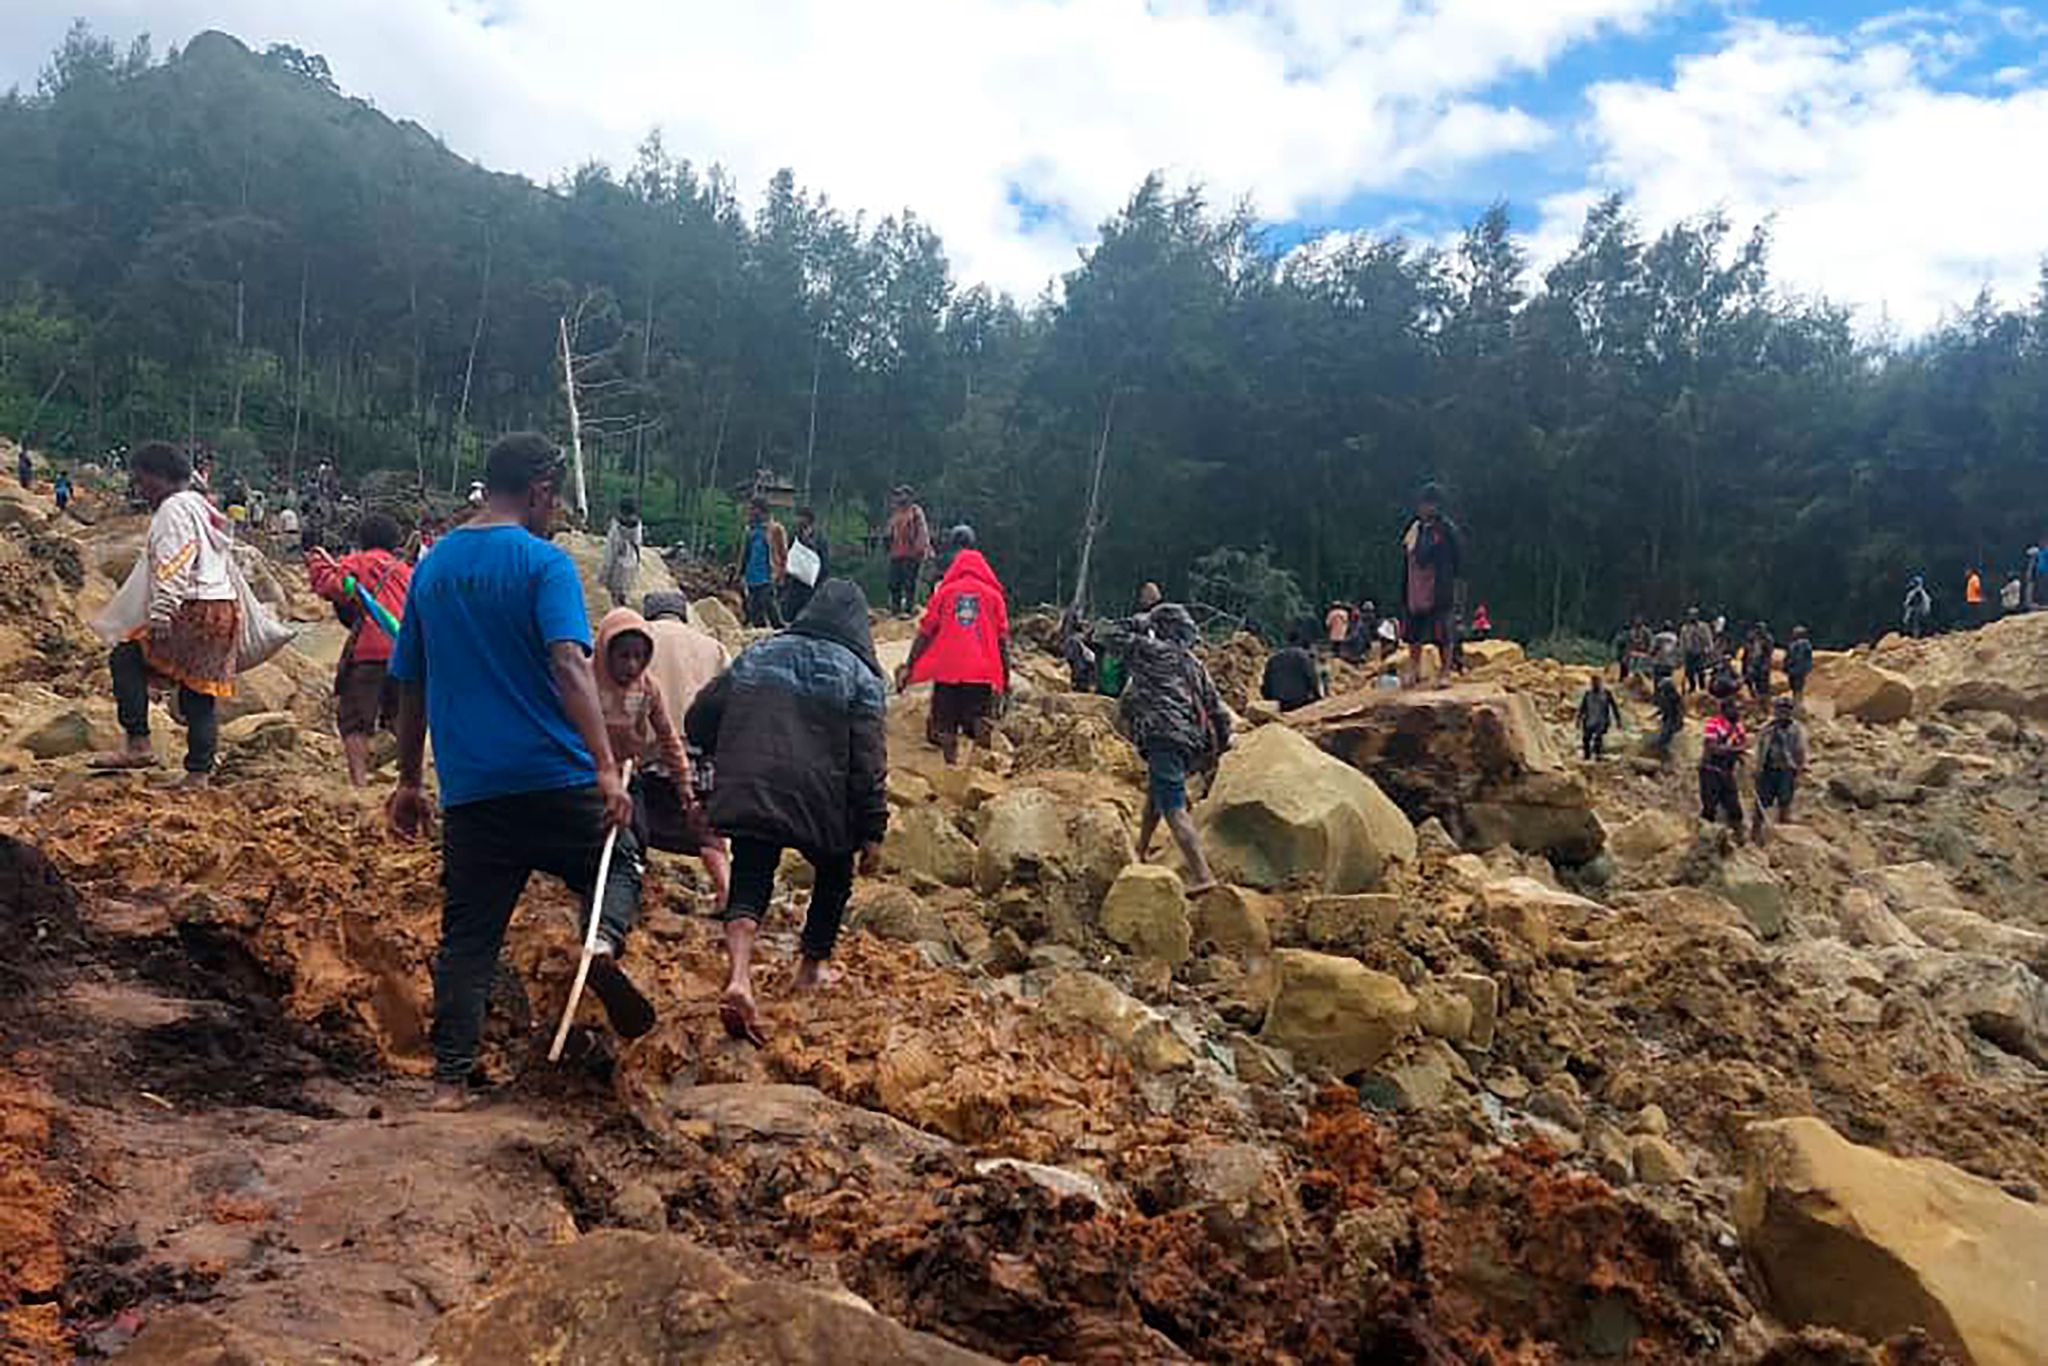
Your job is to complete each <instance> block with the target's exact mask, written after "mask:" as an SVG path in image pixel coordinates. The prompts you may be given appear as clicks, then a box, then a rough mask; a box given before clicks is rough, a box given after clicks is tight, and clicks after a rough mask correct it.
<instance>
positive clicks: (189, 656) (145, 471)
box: [92, 441, 240, 783]
mask: <svg viewBox="0 0 2048 1366" xmlns="http://www.w3.org/2000/svg"><path fill="white" fill-rule="evenodd" d="M129 469H130V471H131V473H132V474H133V475H134V479H135V488H136V491H137V492H138V493H140V494H141V495H142V497H143V498H144V499H145V500H146V501H147V502H148V503H149V506H150V509H151V511H150V515H149V540H148V542H147V544H146V546H145V548H144V551H143V554H144V556H145V557H146V560H147V569H146V571H145V572H146V573H147V575H148V579H147V584H146V587H147V606H146V609H145V614H144V620H143V621H142V622H141V623H140V624H138V625H136V626H134V627H133V629H132V630H131V631H130V633H129V636H128V639H126V640H123V641H122V642H121V643H120V644H118V645H116V646H115V647H114V652H113V654H112V656H111V657H110V659H109V661H108V663H109V667H110V668H111V670H112V672H113V675H114V707H115V711H116V713H117V715H118V716H119V718H120V722H121V731H122V733H123V734H124V735H125V736H126V737H127V743H126V744H125V745H124V746H123V748H122V749H120V750H119V751H118V752H116V753H113V754H102V755H98V756H96V757H95V758H94V759H93V760H92V763H93V766H94V767H96V768H150V767H153V766H154V765H155V764H156V751H155V750H154V749H153V748H152V747H151V746H150V743H149V686H150V684H151V682H152V681H154V682H158V683H169V684H171V685H173V686H175V687H176V688H177V690H178V692H177V702H178V711H179V714H180V715H182V716H183V717H184V719H185V775H186V781H187V782H191V783H203V782H205V781H206V778H207V775H208V774H210V773H212V772H213V759H214V752H215V749H216V748H217V746H218V744H219V740H220V720H219V717H218V715H217V714H216V711H215V704H216V703H217V702H218V701H219V700H220V699H221V698H223V697H233V696H234V695H235V652H236V643H237V636H238V633H239V628H240V613H239V609H238V608H237V606H236V599H235V583H234V575H233V572H232V570H231V568H230V562H229V559H228V556H229V554H230V553H231V552H230V550H229V542H228V535H227V528H226V524H225V522H224V521H223V520H222V518H221V515H220V514H219V513H218V512H216V511H215V510H214V507H213V505H212V504H211V503H209V502H207V501H206V498H205V497H204V496H203V495H202V494H199V493H196V492H194V491H193V489H192V466H191V464H190V462H189V461H187V460H186V458H185V454H184V452H183V451H180V450H179V449H178V448H177V447H176V446H173V445H171V444H170V443H169V442H166V441H152V442H149V443H148V444H147V445H145V446H143V447H142V448H141V449H140V450H138V451H136V452H135V457H134V459H133V460H132V461H131V462H130V465H129Z"/></svg>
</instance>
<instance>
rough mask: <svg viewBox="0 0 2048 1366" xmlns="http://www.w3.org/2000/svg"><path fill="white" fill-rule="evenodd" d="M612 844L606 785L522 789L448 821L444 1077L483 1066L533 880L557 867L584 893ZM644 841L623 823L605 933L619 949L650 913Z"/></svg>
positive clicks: (438, 1032)
mask: <svg viewBox="0 0 2048 1366" xmlns="http://www.w3.org/2000/svg"><path fill="white" fill-rule="evenodd" d="M603 852H604V799H603V798H602V797H600V796H599V795H598V792H597V788H596V787H595V786H591V787H566V788H561V789H559V790H557V791H554V792H521V793H517V794H515V795H513V796H509V797H492V798H489V799H487V800H485V801H480V802H467V803H465V804H463V805H461V806H452V807H450V808H448V810H447V811H446V812H445V813H444V814H443V817H442V821H441V890H442V898H443V899H442V906H441V950H440V952H439V953H438V954H436V955H435V958H434V1077H435V1079H436V1080H438V1081H446V1082H462V1081H466V1080H467V1079H468V1077H469V1074H470V1071H471V1069H473V1068H474V1067H475V1066H476V1050H477V1041H478V1039H480V1038H481V1037H482V1035H483V1029H484V1009H485V1007H486V1005H488V1004H489V1001H490V993H491V977H492V975H493V974H494V973H495V972H496V971H497V967H498V950H499V949H500V948H501V947H502V946H503V945H504V942H505V927H506V926H507V925H509V924H511V922H512V911H513V908H514V907H516V906H518V904H519V894H520V893H521V892H523V891H525V890H526V881H527V879H528V878H530V877H532V876H533V874H534V873H536V872H541V873H549V874H552V875H553V876H555V877H558V878H560V879H561V880H562V881H563V882H564V883H566V884H568V887H569V890H570V891H572V892H575V893H577V894H578V895H579V896H581V897H583V898H584V906H585V911H584V914H585V915H586V916H587V915H588V914H589V910H588V907H589V903H590V893H591V890H592V888H594V887H595V886H596V884H597V865H598V860H599V858H600V857H601V856H602V854H603ZM640 878H641V857H640V843H639V841H638V840H637V839H635V838H634V836H633V832H632V831H631V830H621V831H620V832H619V844H618V848H617V850H616V851H614V853H613V854H612V866H611V875H610V877H609V878H608V879H607V880H606V882H605V893H604V908H603V910H602V912H601V916H600V919H601V922H602V926H603V927H602V929H600V931H599V934H600V936H601V937H602V938H603V939H604V940H606V941H608V942H609V943H610V944H611V946H612V948H613V950H614V951H615V952H617V951H621V950H623V949H624V948H625V942H626V934H627V932H628V931H629V930H631V929H632V927H633V923H634V922H635V921H636V920H638V919H639V918H640Z"/></svg>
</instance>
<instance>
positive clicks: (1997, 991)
mask: <svg viewBox="0 0 2048 1366" xmlns="http://www.w3.org/2000/svg"><path fill="white" fill-rule="evenodd" d="M1876 957H1877V958H1878V959H1879V961H1880V962H1882V963H1884V964H1885V965H1886V967H1887V978H1886V980H1887V981H1888V982H1889V983H1890V984H1891V985H1892V986H1894V987H1907V988H1910V989H1912V990H1913V991H1915V992H1917V993H1919V994H1920V995H1922V996H1924V997H1926V998H1927V1000H1928V1001H1930V1002H1932V1003H1933V1005H1934V1007H1935V1009H1937V1010H1939V1011H1940V1012H1942V1013H1943V1014H1944V1015H1948V1016H1950V1017H1951V1018H1953V1019H1956V1020H1960V1021H1961V1022H1962V1023H1964V1024H1966V1025H1968V1026H1969V1027H1970V1030H1971V1031H1972V1032H1973V1033H1975V1034H1976V1035H1977V1037H1979V1038H1981V1039H1983V1040H1985V1041H1986V1042H1989V1043H1992V1044H1996V1045H1997V1046H1998V1047H2000V1048H2002V1049H2004V1050H2005V1051H2006V1052H2008V1053H2011V1054H2014V1055H2015V1056H2017V1057H2022V1058H2025V1059H2026V1060H2027V1061H2029V1062H2031V1063H2033V1064H2034V1065H2035V1066H2036V1067H2048V982H2043V981H2042V980H2041V979H2040V978H2039V977H2037V976H2036V975H2035V974H2034V973H2033V972H2032V971H2031V970H2030V969H2028V968H2026V967H2024V966H2022V965H2021V964H2018V963H2015V962H2013V961H2011V960H2010V959H2007V958H2000V957H1993V956H1992V955H1989V954H1982V953H1944V952H1942V951H1940V950H1938V949H1885V950H1881V951H1880V952H1879V953H1878V954H1877V955H1876Z"/></svg>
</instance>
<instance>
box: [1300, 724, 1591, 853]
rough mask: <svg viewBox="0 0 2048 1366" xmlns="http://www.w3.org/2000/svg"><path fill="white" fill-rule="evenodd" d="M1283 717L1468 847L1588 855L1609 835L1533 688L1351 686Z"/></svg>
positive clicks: (1406, 808)
mask: <svg viewBox="0 0 2048 1366" xmlns="http://www.w3.org/2000/svg"><path fill="white" fill-rule="evenodd" d="M1288 720H1289V722H1290V723H1291V724H1292V725H1294V726H1295V727H1297V728H1299V729H1300V730H1301V731H1302V732H1303V733H1304V734H1306V735H1308V736H1309V737H1310V738H1311V739H1313V740H1315V742H1316V743H1317V744H1319V745H1321V746H1322V747H1323V748H1324V749H1326V750H1328V751H1329V752H1330V753H1332V754H1334V755H1336V756H1337V757H1338V758H1340V759H1343V760H1344V761H1345V762H1346V763H1349V764H1351V765H1352V766H1353V767H1355V768H1357V769H1359V770H1360V771H1361V772H1363V773H1365V774H1367V775H1368V776H1370V777H1371V778H1372V779H1373V781H1374V782H1375V783H1377V784H1378V785H1379V786H1380V788H1381V789H1382V790H1383V791H1385V792H1386V794H1387V795H1388V796H1390V797H1392V798H1393V800H1394V801H1395V803H1396V804H1398V805H1399V806H1400V807H1401V809H1402V810H1403V811H1405V812H1407V813H1408V816H1409V818H1410V819H1412V820H1416V821H1422V820H1426V819H1428V818H1430V817H1432V816H1433V817H1436V818H1437V819H1439V820H1442V821H1443V822H1444V824H1445V825H1446V826H1448V827H1449V828H1450V829H1451V830H1453V831H1456V832H1459V833H1460V835H1461V836H1462V839H1463V842H1464V843H1465V844H1466V845H1468V846H1469V847H1475V848H1491V847H1493V846H1495V845H1500V844H1508V845H1512V846H1513V847H1514V848H1516V849H1520V850H1524V851H1526V852H1530V853H1540V854H1543V855H1546V856H1548V857H1550V858H1553V859H1556V860H1557V861H1559V862H1562V863H1585V862H1587V861H1589V860H1591V859H1592V858H1594V857H1595V856H1597V855H1598V854H1599V853H1600V850H1601V848H1602V847H1603V845H1604V843H1605V841H1606V832H1605V831H1604V830H1603V829H1602V828H1601V824H1600V820H1599V817H1598V816H1596V815H1595V814H1594V812H1593V809H1592V796H1591V793H1590V792H1589V790H1588V789H1587V787H1586V784H1585V782H1584V780H1583V779H1582V778H1580V777H1579V776H1578V775H1577V774H1575V773H1572V772H1571V771H1570V770H1568V769H1567V768H1566V767H1565V765H1564V761H1563V758H1562V756H1561V755H1560V753H1559V751H1558V750H1557V748H1556V746H1555V744H1554V743H1553V741H1552V739H1551V735H1550V731H1549V728H1548V727H1546V726H1545V725H1544V723H1543V721H1542V720H1541V718H1539V717H1538V715H1537V713H1536V709H1535V707H1534V705H1533V704H1532V703H1531V701H1530V699H1529V697H1528V695H1527V694H1525V693H1521V692H1509V691H1505V690H1504V689H1501V688H1499V687H1492V686H1487V685H1483V684H1468V685H1464V686H1460V687H1454V688H1446V689H1442V690H1439V691H1427V690H1423V691H1410V692H1381V691H1368V692H1359V693H1350V694H1347V695H1345V696H1342V697H1335V698H1331V699H1329V700H1327V701H1324V702H1320V703H1317V704H1315V705H1314V706H1312V707H1306V708H1303V709H1302V710H1301V711H1299V712H1296V713H1294V714H1293V715H1292V716H1290V717H1289V718H1288Z"/></svg>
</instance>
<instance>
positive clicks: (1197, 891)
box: [1186, 877, 1223, 898]
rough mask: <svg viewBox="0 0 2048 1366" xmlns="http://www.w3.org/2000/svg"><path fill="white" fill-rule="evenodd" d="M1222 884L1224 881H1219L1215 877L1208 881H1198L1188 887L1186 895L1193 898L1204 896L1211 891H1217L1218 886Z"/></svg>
mask: <svg viewBox="0 0 2048 1366" xmlns="http://www.w3.org/2000/svg"><path fill="white" fill-rule="evenodd" d="M1222 885H1223V884H1222V883H1220V882H1218V881H1217V880H1216V879H1215V878H1213V877H1212V878H1210V879H1209V880H1208V881H1207V882H1197V883H1194V884H1193V885H1191V886H1190V887H1189V888H1188V889H1187V892H1186V895H1187V896H1189V897H1191V898H1192V897H1198V896H1203V895H1205V894H1207V893H1209V892H1213V891H1215V890H1216V889H1217V888H1218V887H1221V886H1222Z"/></svg>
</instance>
